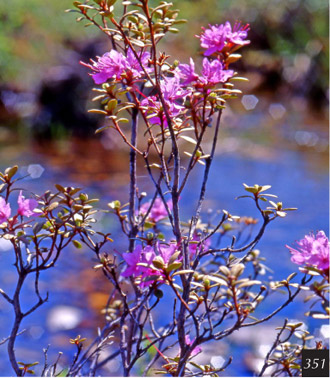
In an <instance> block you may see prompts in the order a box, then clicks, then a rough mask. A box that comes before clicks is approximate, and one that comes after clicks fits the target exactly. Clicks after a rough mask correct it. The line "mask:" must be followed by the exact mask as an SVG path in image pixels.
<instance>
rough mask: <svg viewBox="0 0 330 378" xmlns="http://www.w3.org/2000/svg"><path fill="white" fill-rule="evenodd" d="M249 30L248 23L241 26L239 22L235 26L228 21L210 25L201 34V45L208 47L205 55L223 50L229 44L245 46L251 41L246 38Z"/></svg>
mask: <svg viewBox="0 0 330 378" xmlns="http://www.w3.org/2000/svg"><path fill="white" fill-rule="evenodd" d="M203 29H204V28H203ZM248 30H249V25H248V24H247V25H244V26H241V24H240V23H237V22H236V23H235V25H234V27H233V28H232V27H231V25H230V23H229V22H228V21H227V22H226V23H225V24H224V25H223V24H221V25H209V29H204V31H203V33H202V34H201V35H200V36H199V38H200V40H201V47H202V48H204V49H206V51H205V52H204V55H205V56H210V55H212V54H213V53H215V52H221V51H222V50H223V49H224V47H225V46H227V45H229V44H233V45H238V46H243V45H246V44H248V43H250V41H248V40H245V39H246V37H247V32H248ZM197 37H198V36H197Z"/></svg>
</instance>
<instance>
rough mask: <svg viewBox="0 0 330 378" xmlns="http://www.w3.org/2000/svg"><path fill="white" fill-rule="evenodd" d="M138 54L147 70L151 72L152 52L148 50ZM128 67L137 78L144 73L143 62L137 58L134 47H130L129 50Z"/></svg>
mask: <svg viewBox="0 0 330 378" xmlns="http://www.w3.org/2000/svg"><path fill="white" fill-rule="evenodd" d="M138 56H139V58H140V60H141V63H142V65H143V67H144V68H145V70H146V71H147V72H149V71H150V70H151V69H150V68H148V60H149V59H150V53H149V52H147V51H146V52H143V53H141V54H138ZM126 67H127V70H128V71H131V72H132V75H133V77H135V78H139V77H141V76H143V74H144V71H143V69H142V67H141V64H140V63H139V61H138V60H137V59H136V57H135V55H134V53H133V51H132V49H128V51H127V58H126Z"/></svg>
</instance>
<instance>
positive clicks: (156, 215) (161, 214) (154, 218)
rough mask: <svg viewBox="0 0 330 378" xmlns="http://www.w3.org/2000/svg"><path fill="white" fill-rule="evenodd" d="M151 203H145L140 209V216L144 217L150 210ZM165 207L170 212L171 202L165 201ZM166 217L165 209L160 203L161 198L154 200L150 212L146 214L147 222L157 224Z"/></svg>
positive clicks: (161, 202)
mask: <svg viewBox="0 0 330 378" xmlns="http://www.w3.org/2000/svg"><path fill="white" fill-rule="evenodd" d="M150 205H151V202H146V203H144V204H143V205H141V207H140V214H141V215H143V216H144V215H146V214H147V212H148V210H149V208H150ZM167 206H168V208H169V210H172V208H173V203H172V200H169V201H167ZM167 216H168V214H167V210H166V207H165V205H164V203H163V201H162V199H161V198H156V199H155V201H154V203H153V205H152V207H151V209H150V212H149V214H148V220H149V221H151V222H155V223H157V222H159V221H160V220H162V219H164V218H166V217H167Z"/></svg>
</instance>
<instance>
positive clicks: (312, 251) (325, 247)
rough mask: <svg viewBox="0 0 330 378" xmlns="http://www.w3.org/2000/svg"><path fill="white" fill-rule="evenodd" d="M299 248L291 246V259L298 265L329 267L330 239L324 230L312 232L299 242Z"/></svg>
mask: <svg viewBox="0 0 330 378" xmlns="http://www.w3.org/2000/svg"><path fill="white" fill-rule="evenodd" d="M297 244H298V248H297V249H295V248H292V247H289V246H286V247H287V248H289V250H290V252H291V254H292V256H291V261H292V262H294V263H295V264H298V265H305V266H314V267H316V268H317V269H320V270H327V269H329V240H328V238H327V237H326V235H325V233H324V232H323V231H319V232H318V233H317V234H316V235H314V234H313V233H311V234H310V235H306V236H305V237H304V238H303V239H301V240H300V241H298V242H297Z"/></svg>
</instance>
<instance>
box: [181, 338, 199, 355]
mask: <svg viewBox="0 0 330 378" xmlns="http://www.w3.org/2000/svg"><path fill="white" fill-rule="evenodd" d="M185 340H186V344H187V345H189V346H190V345H191V344H192V343H193V342H194V341H195V339H193V340H191V341H190V336H189V335H186V336H185ZM201 352H202V348H201V347H199V346H196V347H195V348H194V349H193V350H192V351H191V353H190V357H194V356H196V354H198V353H201Z"/></svg>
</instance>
